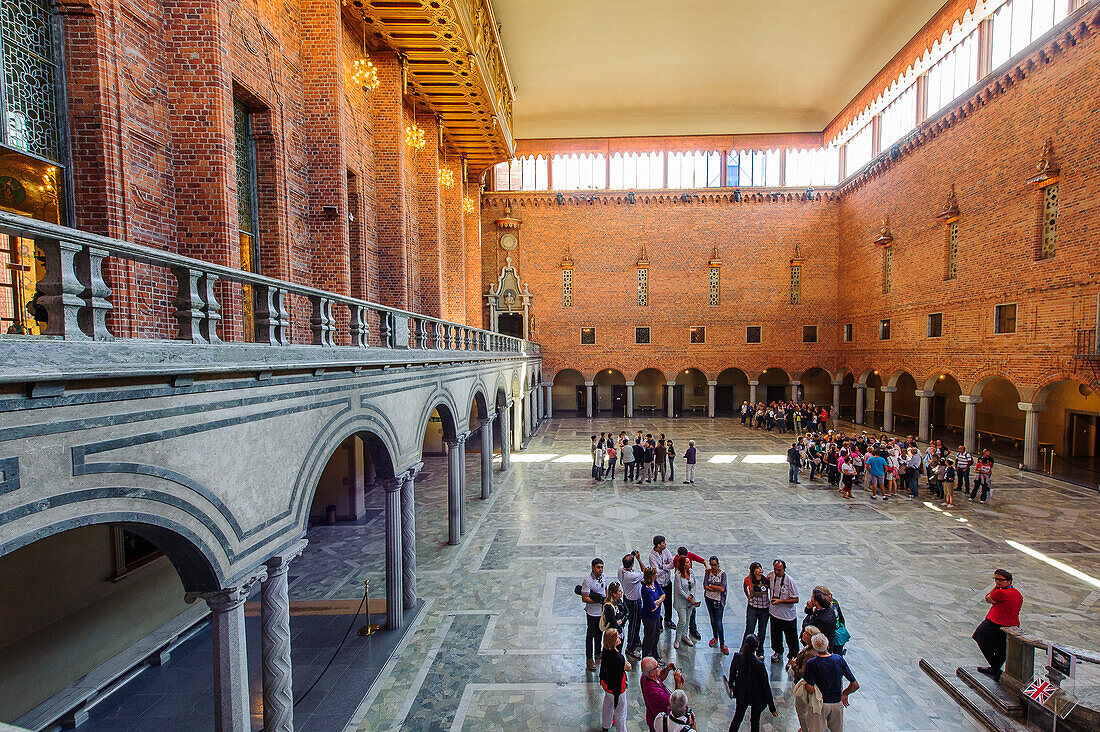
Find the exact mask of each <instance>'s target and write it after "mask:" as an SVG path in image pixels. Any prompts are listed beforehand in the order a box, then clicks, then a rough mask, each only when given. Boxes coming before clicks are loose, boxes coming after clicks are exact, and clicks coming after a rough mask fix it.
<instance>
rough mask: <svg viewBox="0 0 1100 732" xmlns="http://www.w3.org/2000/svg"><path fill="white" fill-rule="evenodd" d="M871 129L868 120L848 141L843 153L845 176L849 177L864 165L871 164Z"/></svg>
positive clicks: (872, 155)
mask: <svg viewBox="0 0 1100 732" xmlns="http://www.w3.org/2000/svg"><path fill="white" fill-rule="evenodd" d="M871 128H872V125H871V120H870V119H868V120H867V124H866V125H864V126H863V129H861V130H860V131H859V132H857V133H856V134H854V135H852V139H851V140H848V145H847V148H846V153H845V166H844V172H845V174H847V175H851V174H852V173H855V172H856V171H857V170H859V169H860V168H862V167H863V166H864V165H866V164H867V163H869V162H871V158H873V157H874V155H875V151H874V147H873V143H874V138H873V132H872V129H871Z"/></svg>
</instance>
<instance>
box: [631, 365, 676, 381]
mask: <svg viewBox="0 0 1100 732" xmlns="http://www.w3.org/2000/svg"><path fill="white" fill-rule="evenodd" d="M647 372H656V373H658V374H660V376H661V381H662V382H664V383H667V382H668V376H667V375H666V374H665V372H664V371H662V370H661V369H659V368H657V367H656V366H646V367H645V368H643V369H639V370H638V372H637V373H636V374H634V383H635V384H636V383H638V377H640V376H641V375H642V374H645V373H647Z"/></svg>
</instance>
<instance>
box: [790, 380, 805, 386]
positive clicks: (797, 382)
mask: <svg viewBox="0 0 1100 732" xmlns="http://www.w3.org/2000/svg"><path fill="white" fill-rule="evenodd" d="M790 384H791V386H802V382H801V381H798V380H795V379H791V382H790Z"/></svg>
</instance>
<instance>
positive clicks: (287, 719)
mask: <svg viewBox="0 0 1100 732" xmlns="http://www.w3.org/2000/svg"><path fill="white" fill-rule="evenodd" d="M305 548H306V540H305V539H301V540H300V541H297V542H295V543H294V544H291V545H290V547H289V548H287V549H286V550H285V551H283V552H280V553H279V554H278V555H276V556H274V557H272V558H271V559H268V560H267V562H265V564H266V566H267V579H265V580H264V581H263V584H261V585H260V626H261V631H260V632H261V637H260V640H261V647H262V649H263V650H262V653H263V655H262V658H263V683H264V730H265V732H294V674H293V667H292V664H291V661H290V593H289V591H288V587H287V585H288V583H287V576H286V572H287V569H289V568H290V562H291V560H293V559H294V558H295V557H297V556H298V555H299V554H301V553H302V550H303V549H305Z"/></svg>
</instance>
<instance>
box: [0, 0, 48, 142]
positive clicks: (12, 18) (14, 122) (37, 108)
mask: <svg viewBox="0 0 1100 732" xmlns="http://www.w3.org/2000/svg"><path fill="white" fill-rule="evenodd" d="M0 12H2V13H3V16H2V18H0V23H2V31H0V54H2V56H3V65H4V78H3V85H2V87H0V101H2V103H3V110H4V129H3V143H4V145H6V146H8V147H11V148H15V149H16V150H20V151H22V152H25V153H29V154H31V155H34V156H36V157H39V158H45V159H46V160H49V161H52V162H54V163H60V162H62V152H63V145H62V139H61V117H60V114H61V113H60V110H59V107H58V102H57V89H58V86H59V84H60V71H59V70H58V67H57V62H56V60H55V57H54V44H53V25H52V23H51V19H50V7H49V3H48V2H46V0H21V1H20V2H14V1H12V0H4V4H3V10H2V11H0Z"/></svg>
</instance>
